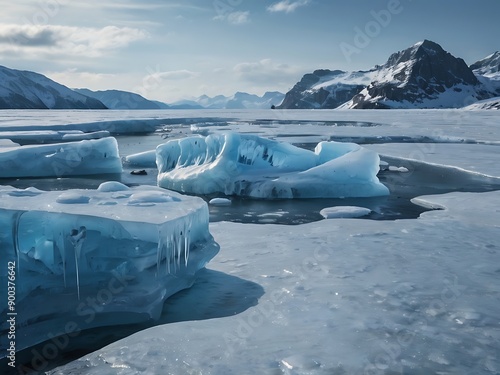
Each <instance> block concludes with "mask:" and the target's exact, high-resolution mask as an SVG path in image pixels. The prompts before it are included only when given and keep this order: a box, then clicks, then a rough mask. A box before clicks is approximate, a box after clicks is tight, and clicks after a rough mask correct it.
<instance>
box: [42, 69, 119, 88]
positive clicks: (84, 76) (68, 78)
mask: <svg viewBox="0 0 500 375" xmlns="http://www.w3.org/2000/svg"><path fill="white" fill-rule="evenodd" d="M44 74H45V75H46V76H47V77H49V78H50V79H53V80H54V81H56V82H59V83H62V84H63V85H66V86H68V87H70V88H91V89H93V90H107V89H111V88H114V87H109V86H108V85H109V82H110V81H113V80H114V79H116V75H115V74H106V73H92V72H84V71H79V70H78V69H76V68H71V69H67V70H65V71H62V72H45V73H44ZM82 85H84V86H82Z"/></svg>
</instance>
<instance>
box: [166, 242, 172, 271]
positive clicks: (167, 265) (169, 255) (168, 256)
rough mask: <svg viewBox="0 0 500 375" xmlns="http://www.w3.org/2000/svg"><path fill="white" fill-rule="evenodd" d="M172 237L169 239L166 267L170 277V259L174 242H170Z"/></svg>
mask: <svg viewBox="0 0 500 375" xmlns="http://www.w3.org/2000/svg"><path fill="white" fill-rule="evenodd" d="M170 239H171V236H168V237H167V247H166V249H165V267H166V272H167V275H170V258H171V245H172V242H171V241H170Z"/></svg>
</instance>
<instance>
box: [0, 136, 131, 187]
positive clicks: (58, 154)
mask: <svg viewBox="0 0 500 375" xmlns="http://www.w3.org/2000/svg"><path fill="white" fill-rule="evenodd" d="M121 172H122V164H121V160H120V157H119V153H118V144H117V142H116V139H115V138H112V137H107V138H102V139H97V140H83V141H79V142H68V143H56V144H47V145H29V146H19V147H7V148H0V178H9V177H10V178H17V177H52V176H54V177H62V176H78V175H90V174H106V173H121Z"/></svg>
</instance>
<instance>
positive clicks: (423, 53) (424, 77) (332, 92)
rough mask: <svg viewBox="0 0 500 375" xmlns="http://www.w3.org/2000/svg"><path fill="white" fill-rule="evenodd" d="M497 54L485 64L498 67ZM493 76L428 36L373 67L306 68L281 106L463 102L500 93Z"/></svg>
mask: <svg viewBox="0 0 500 375" xmlns="http://www.w3.org/2000/svg"><path fill="white" fill-rule="evenodd" d="M492 56H494V55H492ZM492 56H490V57H489V58H490V59H488V60H487V59H485V60H482V61H485V64H484V67H483V68H484V69H486V68H485V67H486V66H488V68H490V69H492V68H491V66H490V65H492V66H493V67H494V63H495V61H496V60H494V59H493V58H491V57H492ZM491 81H492V78H487V77H484V76H482V75H481V74H480V72H479V71H477V72H476V71H475V72H473V71H472V70H471V68H469V67H468V66H467V64H466V63H465V62H464V61H463V60H462V59H460V58H456V57H454V56H452V55H451V54H450V53H448V52H446V51H445V50H443V48H442V47H441V46H440V45H439V44H437V43H434V42H431V41H429V40H424V41H423V42H419V43H416V44H415V45H413V46H411V47H410V48H407V49H405V50H403V51H400V52H396V53H394V54H392V55H391V56H390V57H389V59H388V60H387V62H386V63H385V64H384V65H377V66H375V67H374V68H373V69H371V70H368V71H358V72H343V71H339V70H336V71H329V70H317V71H315V72H314V73H312V74H306V75H305V76H304V77H303V78H302V80H301V81H300V82H299V83H297V84H296V85H295V86H294V88H293V89H292V90H291V91H290V92H288V93H287V94H286V97H285V100H284V101H283V104H282V105H281V106H280V108H290V109H292V108H349V109H362V108H459V107H463V106H465V105H467V104H470V103H471V102H474V101H478V100H483V99H488V98H491V97H494V96H498V95H500V91H499V90H500V85H498V86H497V85H496V83H495V82H491ZM499 83H500V81H499Z"/></svg>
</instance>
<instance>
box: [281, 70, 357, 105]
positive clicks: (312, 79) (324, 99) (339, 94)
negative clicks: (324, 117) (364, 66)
mask: <svg viewBox="0 0 500 375" xmlns="http://www.w3.org/2000/svg"><path fill="white" fill-rule="evenodd" d="M363 73H364V72H356V73H352V74H354V75H356V74H357V75H358V76H364V74H363ZM352 74H350V73H348V72H344V71H342V70H333V71H332V70H328V69H320V70H316V71H314V72H313V73H309V74H306V75H305V76H304V77H302V79H301V80H300V82H298V83H297V84H296V85H295V86H294V87H293V88H292V89H291V90H290V91H289V92H288V93H287V94H286V96H285V99H284V100H283V103H281V105H280V106H278V107H277V108H280V109H314V108H317V109H329V108H336V107H338V106H339V105H341V104H343V103H345V102H346V101H348V100H350V99H351V98H352V97H353V96H354V95H356V94H357V93H358V92H360V91H361V90H362V89H363V88H364V87H365V85H364V84H363V83H362V82H359V81H357V80H355V79H350V78H352V77H351V76H352Z"/></svg>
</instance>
